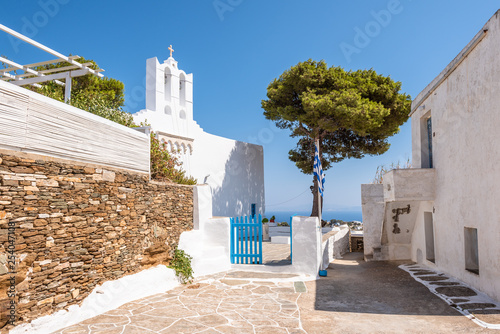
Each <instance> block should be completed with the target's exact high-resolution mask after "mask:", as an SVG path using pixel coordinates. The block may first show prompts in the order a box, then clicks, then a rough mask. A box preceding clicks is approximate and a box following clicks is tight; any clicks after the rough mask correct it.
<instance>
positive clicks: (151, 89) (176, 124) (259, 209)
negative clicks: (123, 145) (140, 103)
mask: <svg viewBox="0 0 500 334" xmlns="http://www.w3.org/2000/svg"><path fill="white" fill-rule="evenodd" d="M170 49H171V48H170ZM172 51H173V50H171V54H170V57H169V58H168V59H167V60H166V61H164V62H163V64H160V63H159V62H158V59H157V58H156V57H155V58H150V59H148V60H147V62H146V109H144V110H141V111H139V112H137V113H135V114H134V115H133V116H134V121H135V122H136V123H137V124H139V123H141V122H144V123H148V124H150V125H151V128H152V130H153V131H154V132H155V133H156V135H157V136H158V139H159V140H160V141H162V142H165V143H166V144H167V145H168V147H169V148H170V149H171V150H174V151H180V159H181V161H182V162H183V166H182V168H183V169H184V170H185V171H186V172H187V174H188V175H191V176H193V177H195V178H196V179H197V180H198V183H200V184H201V183H207V184H209V185H210V186H211V189H212V196H213V200H212V206H213V214H214V216H230V217H231V216H235V215H245V214H251V213H252V205H254V207H255V213H257V214H258V213H262V214H263V213H264V210H265V200H264V159H263V153H264V152H263V148H262V146H259V145H253V144H248V143H244V142H240V141H235V140H231V139H227V138H223V137H219V136H215V135H212V134H209V133H206V132H204V131H203V129H202V128H201V127H200V126H199V125H198V124H197V123H196V122H195V121H194V119H193V74H186V73H185V72H184V71H182V70H180V69H179V68H178V66H177V61H176V60H175V59H174V58H173V57H172ZM221 98H222V97H221ZM214 116H215V117H216V115H214ZM235 126H242V125H241V124H239V125H237V124H235Z"/></svg>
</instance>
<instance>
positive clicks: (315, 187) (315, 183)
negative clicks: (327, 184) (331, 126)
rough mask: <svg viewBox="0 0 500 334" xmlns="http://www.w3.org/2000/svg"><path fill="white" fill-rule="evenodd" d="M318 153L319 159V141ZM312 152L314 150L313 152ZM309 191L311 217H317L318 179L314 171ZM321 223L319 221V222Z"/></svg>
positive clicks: (319, 144)
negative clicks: (310, 192) (310, 193)
mask: <svg viewBox="0 0 500 334" xmlns="http://www.w3.org/2000/svg"><path fill="white" fill-rule="evenodd" d="M317 140H318V139H315V140H314V143H316V141H317ZM318 146H319V147H318V155H319V159H320V161H321V155H322V154H321V143H318ZM313 154H314V152H313ZM311 191H312V193H313V207H312V212H311V217H319V208H318V196H320V195H319V193H318V180H317V178H316V176H314V173H313V185H312V187H311ZM321 213H323V197H321ZM320 223H321V222H320Z"/></svg>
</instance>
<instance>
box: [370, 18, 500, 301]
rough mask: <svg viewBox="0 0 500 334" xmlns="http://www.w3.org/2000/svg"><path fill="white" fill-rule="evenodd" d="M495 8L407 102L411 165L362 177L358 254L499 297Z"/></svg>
mask: <svg viewBox="0 0 500 334" xmlns="http://www.w3.org/2000/svg"><path fill="white" fill-rule="evenodd" d="M499 53H500V11H499V12H497V13H496V14H495V15H494V16H493V17H492V18H491V19H490V20H489V21H488V22H487V23H486V25H485V26H484V27H483V29H481V31H479V33H478V34H477V35H476V36H475V37H474V39H473V40H472V41H471V42H470V43H469V44H468V45H467V46H466V47H465V48H464V49H463V50H462V51H461V52H460V54H459V55H458V56H457V57H456V58H455V59H454V60H453V61H452V62H451V63H450V64H449V65H448V66H447V67H446V68H445V69H444V70H443V71H442V72H441V74H439V76H437V77H436V78H435V79H434V80H433V81H432V82H431V83H430V84H429V85H428V86H427V87H426V88H425V89H424V90H423V91H422V92H421V93H420V94H419V95H418V96H417V97H416V98H415V100H414V101H413V104H412V110H411V114H410V115H411V124H412V151H413V153H412V155H413V156H412V160H413V168H412V169H406V170H405V169H400V170H394V171H391V172H389V173H387V174H386V175H385V176H384V181H383V184H380V185H378V184H372V185H362V188H361V189H362V203H363V223H364V234H365V240H364V247H365V258H366V259H367V260H370V259H373V260H403V259H404V260H410V259H411V260H413V261H415V262H418V263H421V264H424V265H427V266H429V267H431V268H435V269H438V270H441V271H443V272H446V273H448V274H449V275H452V276H455V277H457V278H458V279H460V280H462V281H464V282H466V283H468V284H469V285H471V286H473V287H475V288H477V289H479V290H481V291H483V292H485V293H486V294H488V295H490V296H491V297H493V298H495V299H497V300H500V205H499V204H500V163H499V162H500V148H499V142H500V132H499V128H500V112H499V108H500V107H499V106H500V85H499V78H500V57H498V55H499Z"/></svg>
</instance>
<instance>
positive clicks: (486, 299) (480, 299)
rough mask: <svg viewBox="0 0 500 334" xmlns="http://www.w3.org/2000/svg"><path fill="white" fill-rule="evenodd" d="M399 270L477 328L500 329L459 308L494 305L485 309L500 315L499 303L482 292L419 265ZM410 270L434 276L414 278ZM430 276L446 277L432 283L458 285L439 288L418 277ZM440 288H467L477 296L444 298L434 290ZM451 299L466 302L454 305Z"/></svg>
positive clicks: (402, 266)
mask: <svg viewBox="0 0 500 334" xmlns="http://www.w3.org/2000/svg"><path fill="white" fill-rule="evenodd" d="M399 268H400V269H402V270H404V271H406V272H407V273H409V274H410V276H411V277H413V279H415V280H416V281H417V282H419V283H421V284H423V285H424V286H425V287H427V288H428V289H429V291H430V292H432V293H433V294H435V295H436V296H438V297H439V298H441V299H442V300H444V301H445V302H446V303H447V304H448V305H450V306H451V305H452V304H453V305H456V307H453V308H454V309H455V310H457V311H458V312H460V313H461V314H462V315H464V316H465V317H467V318H468V319H470V320H472V321H473V322H474V323H475V324H476V325H479V326H481V327H483V328H489V329H500V324H490V323H488V322H485V321H482V320H480V319H478V318H476V316H474V315H473V314H471V313H470V312H469V311H467V310H464V309H462V308H461V307H460V306H459V304H466V303H471V302H476V303H488V304H494V305H496V307H495V308H487V309H498V310H499V313H500V303H498V302H496V301H494V300H493V299H491V298H490V297H488V296H487V295H485V294H484V293H482V292H480V291H478V290H476V289H474V288H473V287H471V286H468V285H467V284H465V283H464V282H461V281H459V280H458V279H456V278H454V277H451V276H449V275H446V274H445V273H442V272H439V271H436V270H434V269H431V268H427V267H424V266H420V265H404V264H402V265H400V266H399ZM411 269H419V270H425V271H432V272H434V273H435V274H426V275H419V276H416V275H415V274H414V272H413V271H411ZM430 276H436V277H447V278H448V279H446V280H442V281H433V282H453V283H458V284H457V285H444V286H443V285H442V286H439V285H436V284H430V283H431V282H429V281H424V280H422V279H420V277H430ZM440 287H449V288H454V287H466V288H469V289H471V290H472V291H474V292H475V293H476V294H477V295H476V296H465V297H463V296H455V297H448V296H446V295H444V294H442V293H439V292H437V291H436V288H440ZM452 298H461V299H467V301H466V302H461V303H455V302H453V300H452Z"/></svg>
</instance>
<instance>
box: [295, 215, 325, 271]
mask: <svg viewBox="0 0 500 334" xmlns="http://www.w3.org/2000/svg"><path fill="white" fill-rule="evenodd" d="M292 225H293V229H292V238H293V243H292V253H293V254H292V257H293V258H292V266H293V269H294V271H295V272H297V273H301V274H306V275H311V276H314V277H315V276H317V275H318V272H319V270H320V268H321V265H322V262H323V252H322V240H321V239H322V236H321V225H320V223H319V219H318V217H302V216H295V217H293V220H292Z"/></svg>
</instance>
